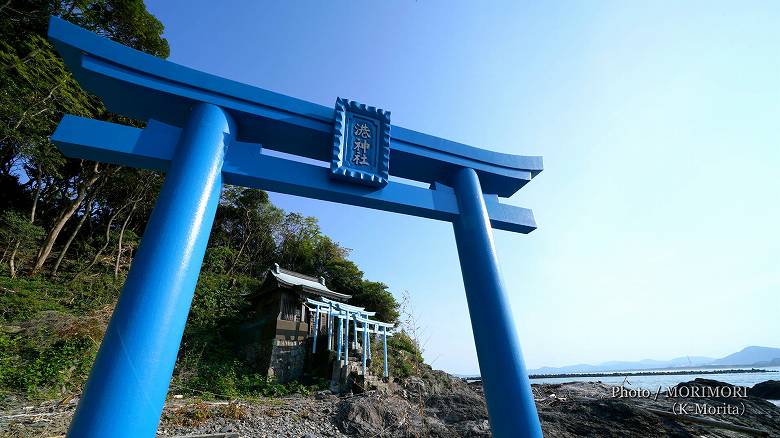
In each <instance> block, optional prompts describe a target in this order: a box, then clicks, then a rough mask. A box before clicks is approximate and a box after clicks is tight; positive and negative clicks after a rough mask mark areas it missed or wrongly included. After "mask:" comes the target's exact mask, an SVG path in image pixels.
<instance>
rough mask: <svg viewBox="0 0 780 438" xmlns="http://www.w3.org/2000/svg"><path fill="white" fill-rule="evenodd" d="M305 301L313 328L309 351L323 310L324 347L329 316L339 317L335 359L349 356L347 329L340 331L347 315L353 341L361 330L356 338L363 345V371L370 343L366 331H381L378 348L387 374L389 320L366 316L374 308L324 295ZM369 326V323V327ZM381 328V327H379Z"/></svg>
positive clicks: (315, 339) (390, 325)
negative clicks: (373, 318)
mask: <svg viewBox="0 0 780 438" xmlns="http://www.w3.org/2000/svg"><path fill="white" fill-rule="evenodd" d="M306 303H307V304H309V305H311V306H314V309H312V308H310V307H308V306H307V307H308V308H309V310H310V311H312V312H314V332H313V338H314V339H313V342H312V347H311V351H312V353H316V352H317V334H318V332H319V328H320V314H321V313H324V314H325V317H326V318H328V319H327V333H328V342H327V347H328V350H330V349H331V348H332V347H331V338H332V337H333V336H332V332H331V330H332V326H331V320H333V319H334V318H336V319H338V320H339V335H338V336H339V339H338V343H337V344H338V349H337V352H336V358H337V359H338V360H344V362H345V363H346V362H347V361H348V360H349V352H348V350H349V329H347V330H344V332H345V334H342V330H343V329H342V325H343V324H344V323H346V324H349V321H350V319H351V320H353V325H352V327H353V328H354V332H355V335H354V338H353V339H354V340H355V342H356V343H357V342H358V340H357V339H358V338H357V332H362V333H363V339H362V340H361V341H360V344H361V348H362V349H363V357H362V361H363V364H362V365H363V374H365V373H366V360H367V359H370V358H371V343H370V342H369V339H368V338H369V333H374V334H381V335H382V349H383V350H384V374H383V375H384V377H388V375H389V374H388V369H387V336H388V334H389V335H392V334H393V332H392V329H393V328H394V327H395V326H394V325H393V324H389V323H386V322H382V321H374V320H371V319H369V317H370V316H374V315H375V314H376V312H368V311H366V310H365V309H364V308H362V307H357V306H350V305H348V304H344V303H340V302H338V301H333V300H330V299H328V298H325V297H321V298H320V301H317V300H313V299H311V298H307V299H306ZM358 323H361V324H362V325H363V326H362V327H359V326H358ZM372 326H373V327H372ZM380 329H381V330H380ZM388 329H391V331H390V332H389V333H388ZM344 335H346V340H343V337H344ZM342 340H343V345H345V346H346V348H344V351H343V353H344V354H343V357H342Z"/></svg>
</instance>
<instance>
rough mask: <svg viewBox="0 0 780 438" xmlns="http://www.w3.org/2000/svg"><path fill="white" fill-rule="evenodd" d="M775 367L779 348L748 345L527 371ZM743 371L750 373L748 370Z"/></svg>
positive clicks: (575, 373) (571, 373) (574, 373)
mask: <svg viewBox="0 0 780 438" xmlns="http://www.w3.org/2000/svg"><path fill="white" fill-rule="evenodd" d="M776 366H780V348H773V347H759V346H750V347H745V348H743V349H742V350H740V351H738V352H736V353H732V354H729V355H727V356H724V357H722V358H719V359H718V358H711V357H704V356H683V357H677V358H674V359H671V360H665V361H664V360H653V359H644V360H640V361H610V362H604V363H601V364H599V365H590V364H578V365H569V366H563V367H541V368H537V369H533V370H529V373H530V374H531V375H532V376H554V377H597V376H603V375H606V374H604V373H608V372H615V373H618V372H619V373H618V374H619V375H621V376H623V375H626V371H629V372H631V371H641V372H647V373H649V374H636V373H635V374H633V375H651V374H659V373H667V374H689V373H687V372H686V371H685V370H687V369H690V368H698V369H708V368H711V369H712V371H706V372H701V371H698V372H697V373H696V374H723V373H725V372H726V371H735V370H733V369H732V370H725V369H724V368H733V367H745V368H765V367H776ZM746 371H747V372H751V371H750V370H746ZM737 372H745V371H737ZM753 372H758V371H753ZM591 374H593V375H591ZM629 375H631V374H629Z"/></svg>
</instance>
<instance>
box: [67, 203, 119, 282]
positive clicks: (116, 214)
mask: <svg viewBox="0 0 780 438" xmlns="http://www.w3.org/2000/svg"><path fill="white" fill-rule="evenodd" d="M125 207H127V205H123V206H122V207H121V208H119V209H118V210H117V211H115V212H114V214H112V215H111V216H110V217H109V218H108V225H106V242H105V243H104V244H103V246H102V247H101V248H100V249H99V250H98V251H97V252H96V253H95V257H93V258H92V261H91V262H89V265H88V266H87V267H86V268H84V269H82V270H81V271H79V272H78V273H76V275H74V276H73V280H71V281H75V280H76V279H77V278H78V277H79V276H80V275H81V274H83V273H85V272H87V271H89V270H90V269H92V267H93V266H95V263H97V261H98V259H99V258H100V255H101V254H103V251H105V250H106V248H108V244H109V243H110V242H109V240H110V239H111V224H112V223H114V219H116V217H117V216H119V213H121V212H122V211H124V209H125Z"/></svg>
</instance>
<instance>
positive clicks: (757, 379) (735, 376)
mask: <svg viewBox="0 0 780 438" xmlns="http://www.w3.org/2000/svg"><path fill="white" fill-rule="evenodd" d="M738 369H746V370H749V369H751V368H738V367H734V368H729V370H738ZM761 369H762V370H765V372H757V373H752V372H751V373H728V372H727V373H724V374H711V373H707V374H705V373H702V374H697V373H696V372H697V371H712V368H709V369H702V368H683V369H675V370H674V371H675V372H676V371H681V372H686V373H688V372H689V373H690V374H675V375H669V374H654V375H649V376H632V375H630V374H631V373H636V372H642V370H631V371H608V372H605V374H609V375H604V376H596V377H545V378H539V379H536V378H534V379H531V383H565V382H601V383H606V384H610V385H620V384H623V383H624V379H626V377H625V375H620V374H621V373H625V374H627V375H628V377H627V381H626V382H625V386H626V387H630V388H638V389H649V390H652V391H655V390H657V389H658V387H659V386H660V387H661V389H662V390H665V389H666V388H667V387H668V386H674V385H677V384H678V383H682V382H689V381H691V380H693V379H696V378H702V379H712V380H717V381H720V382H725V383H730V384H732V385H739V386H753V385H755V384H756V383H761V382H765V381H767V380H780V367H761ZM664 371H665V370H652V371H651V372H659V373H660V372H664ZM666 371H668V370H666Z"/></svg>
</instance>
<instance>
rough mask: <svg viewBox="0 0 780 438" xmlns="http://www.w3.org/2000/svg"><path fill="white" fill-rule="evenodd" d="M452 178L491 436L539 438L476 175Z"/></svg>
mask: <svg viewBox="0 0 780 438" xmlns="http://www.w3.org/2000/svg"><path fill="white" fill-rule="evenodd" d="M452 182H453V186H454V187H453V188H454V189H455V194H456V196H457V198H458V207H459V208H460V216H459V217H458V219H456V220H455V221H453V228H454V230H455V241H456V243H457V245H458V257H459V258H460V267H461V272H462V274H463V284H464V286H465V287H466V299H467V301H468V305H469V315H470V317H471V329H472V331H473V332H474V344H475V345H476V347H477V358H478V360H479V370H480V374H481V375H482V385H483V389H484V391H485V399H486V401H487V404H488V412H489V413H490V425H491V427H492V429H493V435H494V436H497V437H504V436H506V437H510V436H518V435H516V434H517V433H518V431H524V432H525V433H524V434H523V436H524V437H541V436H542V430H541V427H540V425H539V419H538V418H537V416H536V406H535V405H534V398H533V393H532V392H531V385H530V384H529V383H528V373H527V372H526V370H525V365H524V363H523V355H522V353H521V352H520V343H519V342H518V340H517V336H516V334H515V324H514V321H513V318H512V313H511V310H510V307H509V301H508V300H507V297H506V292H505V290H504V284H503V281H502V280H501V273H500V272H499V268H498V259H497V257H496V248H495V245H494V243H493V230H492V229H491V227H490V218H489V217H488V214H487V209H486V207H485V200H484V198H483V197H482V189H481V187H480V184H479V178H478V177H477V174H476V172H474V170H472V169H462V170H460V171H459V172H457V173H456V174H455V175H454V177H453V179H452Z"/></svg>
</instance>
